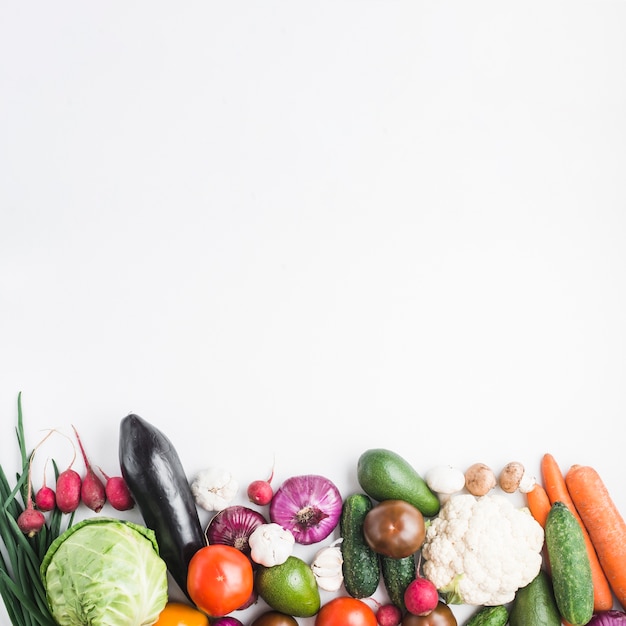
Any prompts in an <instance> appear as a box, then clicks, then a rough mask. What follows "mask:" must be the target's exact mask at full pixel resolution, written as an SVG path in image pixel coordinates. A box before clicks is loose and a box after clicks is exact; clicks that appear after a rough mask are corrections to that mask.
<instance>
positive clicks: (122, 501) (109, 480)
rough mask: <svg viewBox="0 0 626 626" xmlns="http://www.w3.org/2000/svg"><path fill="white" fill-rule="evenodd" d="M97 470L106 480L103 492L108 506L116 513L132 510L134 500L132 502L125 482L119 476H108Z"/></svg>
mask: <svg viewBox="0 0 626 626" xmlns="http://www.w3.org/2000/svg"><path fill="white" fill-rule="evenodd" d="M98 469H99V470H100V473H101V474H102V475H103V476H104V479H105V480H106V483H105V485H104V491H105V493H106V497H107V500H108V501H109V504H110V505H111V506H112V507H113V508H114V509H116V510H117V511H128V510H129V509H132V508H133V507H134V506H135V500H133V496H132V495H131V493H130V489H129V488H128V485H127V484H126V481H125V480H124V479H123V478H122V477H121V476H108V475H107V474H106V473H105V471H104V470H103V469H102V468H101V467H99V468H98Z"/></svg>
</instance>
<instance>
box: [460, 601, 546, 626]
mask: <svg viewBox="0 0 626 626" xmlns="http://www.w3.org/2000/svg"><path fill="white" fill-rule="evenodd" d="M508 621H509V611H508V609H507V608H506V606H504V605H503V604H499V605H497V606H483V607H482V608H481V609H479V610H478V611H477V612H476V613H474V615H472V617H470V619H469V620H468V621H467V622H466V623H465V626H506V623H507V622H508ZM546 626H547V624H546Z"/></svg>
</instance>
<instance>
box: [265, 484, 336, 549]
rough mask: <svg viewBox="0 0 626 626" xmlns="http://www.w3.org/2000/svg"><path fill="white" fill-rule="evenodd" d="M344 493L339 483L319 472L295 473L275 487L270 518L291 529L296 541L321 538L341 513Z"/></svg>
mask: <svg viewBox="0 0 626 626" xmlns="http://www.w3.org/2000/svg"><path fill="white" fill-rule="evenodd" d="M342 504H343V501H342V497H341V494H340V493H339V489H337V487H336V485H335V484H334V483H333V482H332V481H331V480H329V479H328V478H325V477H324V476H320V475H318V474H303V475H300V476H292V477H291V478H288V479H287V480H285V482H283V484H282V485H281V486H280V487H279V488H278V489H277V490H276V492H275V493H274V497H273V498H272V501H271V503H270V509H269V516H270V520H271V521H272V522H274V523H276V524H280V525H281V526H282V527H283V528H286V529H288V530H290V531H291V532H292V533H293V536H294V538H295V540H296V542H297V543H300V544H302V545H309V544H312V543H317V542H319V541H322V540H323V539H325V538H326V537H328V535H330V533H331V532H332V531H333V530H334V529H335V528H336V526H337V525H338V523H339V519H340V517H341V508H342Z"/></svg>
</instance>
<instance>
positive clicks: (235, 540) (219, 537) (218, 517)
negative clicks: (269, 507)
mask: <svg viewBox="0 0 626 626" xmlns="http://www.w3.org/2000/svg"><path fill="white" fill-rule="evenodd" d="M261 524H267V520H266V519H265V517H264V516H263V515H262V514H261V513H259V512H258V511H255V510H254V509H251V508H249V507H247V506H241V505H238V504H234V505H231V506H227V507H226V508H225V509H222V510H221V511H220V512H219V513H217V514H215V515H214V516H213V518H212V519H211V521H210V522H209V525H208V526H207V529H206V533H205V534H206V538H207V540H208V542H209V543H221V544H226V545H228V546H233V547H235V548H237V550H241V551H242V552H243V553H244V554H245V555H246V556H250V545H249V544H248V539H249V538H250V535H251V534H252V531H254V529H255V528H257V526H260V525H261Z"/></svg>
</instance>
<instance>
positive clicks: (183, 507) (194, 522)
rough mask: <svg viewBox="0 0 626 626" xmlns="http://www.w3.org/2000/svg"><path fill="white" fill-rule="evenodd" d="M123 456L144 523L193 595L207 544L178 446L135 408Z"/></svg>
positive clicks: (123, 430)
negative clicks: (194, 562)
mask: <svg viewBox="0 0 626 626" xmlns="http://www.w3.org/2000/svg"><path fill="white" fill-rule="evenodd" d="M119 460H120V468H121V472H122V476H123V478H124V480H125V481H126V483H127V484H128V488H129V489H130V492H131V494H132V496H133V498H134V499H135V502H136V503H137V506H138V508H139V511H140V512H141V515H142V517H143V520H144V523H145V525H146V526H147V527H148V528H150V529H152V530H153V531H154V533H155V535H156V540H157V543H158V545H159V551H160V554H161V558H162V559H163V560H164V561H165V564H166V565H167V569H168V571H169V572H170V575H171V576H172V578H173V579H174V581H175V582H176V584H177V585H178V586H179V587H180V588H181V590H182V591H183V592H184V593H185V594H186V595H187V597H189V593H188V591H187V570H188V567H189V562H190V561H191V557H192V556H193V555H194V554H195V553H196V552H197V551H198V550H199V549H200V548H202V547H204V546H205V545H206V536H205V534H204V532H203V530H202V526H201V524H200V519H199V517H198V510H197V508H196V503H195V500H194V498H193V494H192V493H191V488H190V486H189V481H188V479H187V476H186V474H185V471H184V469H183V466H182V463H181V461H180V457H179V456H178V453H177V452H176V449H175V448H174V446H173V445H172V442H171V441H170V440H169V439H168V438H167V437H166V436H165V435H164V434H163V433H162V432H161V431H160V430H159V429H158V428H156V427H155V426H153V425H152V424H150V423H149V422H147V421H146V420H145V419H143V418H141V417H139V416H138V415H134V414H132V413H131V414H130V415H127V416H126V417H124V418H123V419H122V421H121V423H120V439H119Z"/></svg>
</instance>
